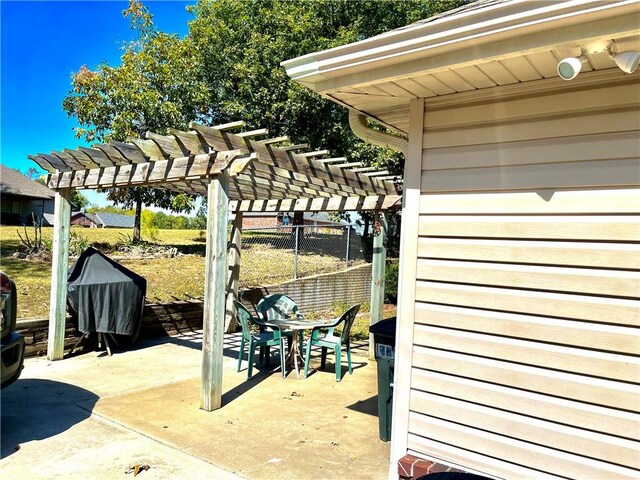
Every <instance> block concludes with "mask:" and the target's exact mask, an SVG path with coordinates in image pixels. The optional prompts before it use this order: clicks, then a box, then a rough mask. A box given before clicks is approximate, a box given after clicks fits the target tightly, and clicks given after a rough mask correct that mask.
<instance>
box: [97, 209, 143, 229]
mask: <svg viewBox="0 0 640 480" xmlns="http://www.w3.org/2000/svg"><path fill="white" fill-rule="evenodd" d="M93 216H94V218H95V219H96V220H94V221H95V222H96V223H97V224H98V225H100V226H104V227H114V228H133V223H134V221H135V215H122V214H119V213H103V212H98V213H94V214H93Z"/></svg>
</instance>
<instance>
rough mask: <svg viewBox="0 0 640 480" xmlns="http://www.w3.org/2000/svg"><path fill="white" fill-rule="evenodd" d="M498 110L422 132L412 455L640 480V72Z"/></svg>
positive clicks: (405, 262) (439, 105) (452, 110)
mask: <svg viewBox="0 0 640 480" xmlns="http://www.w3.org/2000/svg"><path fill="white" fill-rule="evenodd" d="M523 88H524V87H523ZM496 98H499V96H496V97H494V99H492V100H489V99H481V98H480V97H478V100H477V101H475V102H474V101H473V98H472V97H469V96H467V100H466V102H465V103H464V104H456V103H454V102H451V101H450V100H448V99H444V100H442V101H440V100H438V99H436V100H434V101H429V102H427V103H426V105H425V111H424V117H423V119H419V120H423V121H424V124H423V125H424V130H423V136H422V138H420V139H418V140H416V137H415V135H414V136H413V137H411V135H410V141H411V142H412V143H413V144H421V145H423V149H422V159H421V161H422V163H421V167H420V169H421V178H420V187H419V188H420V195H419V201H418V204H417V205H416V204H413V205H412V204H410V203H409V202H408V201H407V199H405V202H406V203H405V210H406V212H407V216H406V218H407V219H408V220H409V219H411V218H412V217H411V215H412V214H415V219H416V220H417V222H418V225H417V234H414V235H409V237H408V238H405V239H403V242H404V243H403V249H405V250H406V251H411V249H415V250H416V251H417V258H416V257H415V256H413V257H410V256H405V257H404V258H403V259H402V260H401V261H402V266H401V272H400V274H401V282H403V283H404V285H402V284H401V287H400V288H401V292H404V295H405V296H407V295H408V298H412V296H413V295H415V301H413V300H411V305H410V306H407V305H404V306H403V305H402V300H401V305H400V309H401V311H400V312H399V315H401V317H400V318H401V319H402V325H403V327H401V328H400V331H399V333H398V335H399V337H400V338H399V339H398V343H397V345H398V346H400V347H402V345H403V344H406V345H410V346H411V348H400V349H397V350H396V352H397V358H396V367H397V368H396V384H397V385H399V387H398V388H399V389H400V391H398V392H396V397H395V399H394V402H396V406H395V411H394V421H395V420H396V418H397V419H398V422H399V426H396V425H394V437H395V436H396V435H397V436H398V439H394V442H396V446H395V450H396V453H397V450H398V448H401V449H402V450H404V453H409V454H414V455H418V456H421V457H426V458H431V459H435V460H437V461H441V462H444V463H448V464H451V465H455V466H462V467H463V468H464V469H465V470H471V471H479V472H482V473H485V474H489V475H493V476H497V477H505V478H608V479H613V478H638V476H640V456H639V455H638V451H640V420H639V419H640V415H639V411H640V400H639V399H640V390H639V389H638V380H639V379H640V366H639V362H638V355H639V354H640V335H639V331H640V315H639V313H640V298H639V297H640V274H639V271H640V247H639V246H638V242H639V241H640V223H639V221H638V220H639V218H640V217H638V215H639V213H640V140H639V139H640V88H638V75H634V76H622V75H620V76H619V79H618V80H615V81H610V82H609V83H608V84H606V85H601V86H591V87H590V88H588V89H587V88H583V89H582V90H580V89H575V88H572V87H571V84H570V83H568V84H567V87H566V89H565V90H562V91H557V90H555V91H548V92H545V91H541V90H539V91H537V92H535V93H532V92H529V93H528V94H527V95H524V96H513V95H512V96H509V97H506V98H503V99H496ZM410 128H411V127H410ZM410 150H411V144H410ZM408 161H411V158H408ZM415 164H416V161H415V160H414V163H413V165H412V164H408V165H407V167H406V168H407V169H408V170H410V169H412V168H417V167H416V165H415ZM405 181H406V180H405ZM409 192H410V190H409ZM404 217H405V214H404V213H403V221H404V220H405V218H404ZM403 233H404V232H403ZM407 325H409V326H410V327H411V328H407ZM403 372H405V373H403ZM405 377H406V385H407V388H404V387H403V386H404V385H405V384H404V383H403V382H404V380H405ZM405 426H406V429H405V428H404V427H405ZM402 447H406V448H402ZM396 459H397V455H396ZM393 460H394V457H393V452H392V461H393Z"/></svg>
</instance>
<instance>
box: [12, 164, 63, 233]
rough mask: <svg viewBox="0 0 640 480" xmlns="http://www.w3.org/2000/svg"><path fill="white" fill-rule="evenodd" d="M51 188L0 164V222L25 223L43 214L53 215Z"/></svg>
mask: <svg viewBox="0 0 640 480" xmlns="http://www.w3.org/2000/svg"><path fill="white" fill-rule="evenodd" d="M53 198H54V194H53V191H52V190H49V189H48V188H47V187H45V186H44V185H40V184H39V183H38V182H34V181H33V180H31V179H30V178H28V177H25V176H24V175H23V174H21V173H20V172H19V171H17V170H14V169H13V168H9V167H6V166H4V165H0V199H1V202H0V203H1V204H2V206H1V209H0V224H2V225H27V224H30V223H32V218H33V217H32V214H33V215H34V216H35V218H36V221H39V219H41V218H42V216H43V215H44V214H52V215H53V203H54V202H53Z"/></svg>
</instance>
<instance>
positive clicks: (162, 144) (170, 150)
mask: <svg viewBox="0 0 640 480" xmlns="http://www.w3.org/2000/svg"><path fill="white" fill-rule="evenodd" d="M147 138H148V139H149V140H153V141H154V142H156V144H157V145H158V147H159V148H160V150H162V153H163V155H164V156H165V157H167V158H180V157H188V156H189V150H188V149H186V148H184V146H183V145H181V144H180V143H179V142H178V140H177V139H176V137H175V136H174V135H159V134H157V133H153V132H147Z"/></svg>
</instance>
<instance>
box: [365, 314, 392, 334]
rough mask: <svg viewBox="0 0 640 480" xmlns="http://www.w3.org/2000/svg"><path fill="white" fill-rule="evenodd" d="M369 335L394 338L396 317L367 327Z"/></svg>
mask: <svg viewBox="0 0 640 480" xmlns="http://www.w3.org/2000/svg"><path fill="white" fill-rule="evenodd" d="M369 331H370V332H371V333H373V334H374V335H375V334H378V335H384V336H386V337H392V338H396V317H393V318H387V319H385V320H381V321H379V322H378V323H376V324H374V325H371V326H370V327H369Z"/></svg>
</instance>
